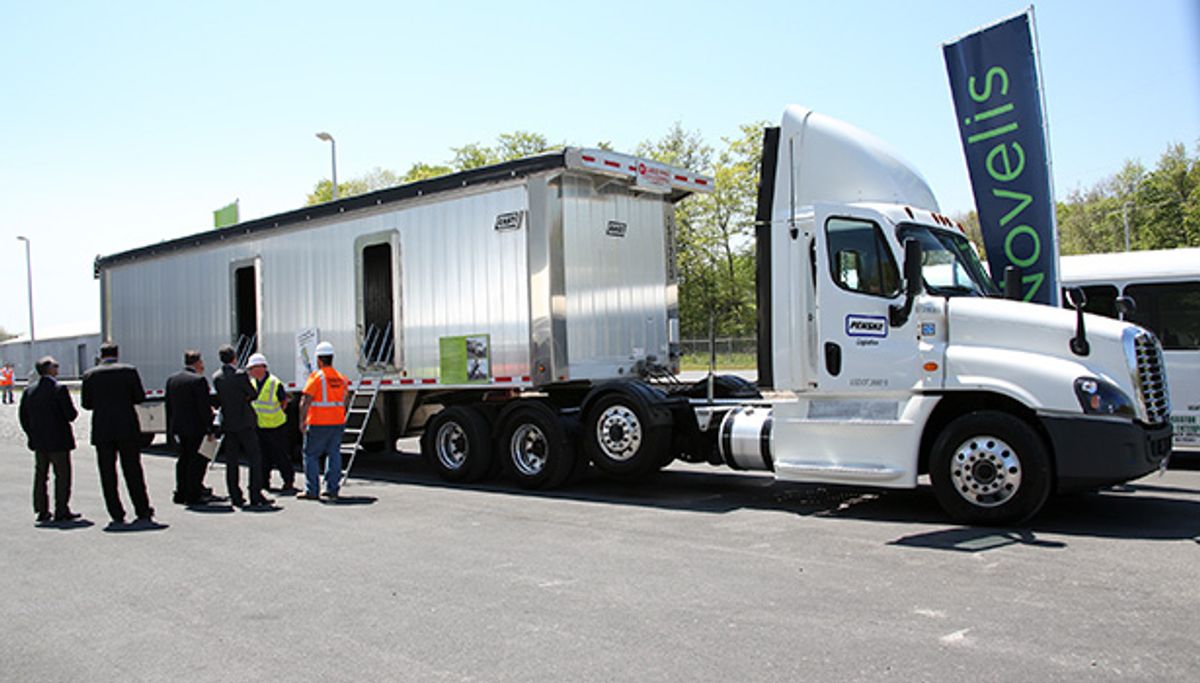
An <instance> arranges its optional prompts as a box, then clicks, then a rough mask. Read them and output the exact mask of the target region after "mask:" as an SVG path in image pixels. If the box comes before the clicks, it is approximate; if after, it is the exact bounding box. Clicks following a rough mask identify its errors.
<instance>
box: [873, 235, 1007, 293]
mask: <svg viewBox="0 0 1200 683" xmlns="http://www.w3.org/2000/svg"><path fill="white" fill-rule="evenodd" d="M897 236H898V237H899V239H900V243H901V244H903V243H904V241H905V240H907V239H915V240H917V241H918V242H920V243H921V250H922V252H923V256H924V258H922V260H921V265H922V268H921V273H922V275H923V277H924V280H925V289H926V290H928V291H929V292H930V293H931V294H936V295H940V296H996V295H998V294H999V291H998V290H997V289H996V285H995V284H993V283H992V280H991V278H989V277H988V276H987V272H986V271H984V269H983V264H981V263H980V262H979V256H978V255H976V253H975V250H974V249H972V248H971V244H970V243H969V242H968V241H967V238H966V237H965V236H963V235H962V234H959V233H954V232H949V231H947V230H938V229H936V228H931V227H928V226H924V225H911V224H907V225H902V226H900V229H899V230H898V231H897Z"/></svg>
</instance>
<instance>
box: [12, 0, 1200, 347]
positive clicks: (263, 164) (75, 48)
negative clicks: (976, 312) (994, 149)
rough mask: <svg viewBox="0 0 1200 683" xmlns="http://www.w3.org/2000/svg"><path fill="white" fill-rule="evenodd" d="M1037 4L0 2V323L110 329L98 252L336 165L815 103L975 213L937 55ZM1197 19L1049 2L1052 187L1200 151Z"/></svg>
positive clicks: (649, 132)
mask: <svg viewBox="0 0 1200 683" xmlns="http://www.w3.org/2000/svg"><path fill="white" fill-rule="evenodd" d="M1027 6H1028V3H1026V2H1018V1H1015V0H1014V1H1006V0H989V1H978V2H961V1H941V0H924V1H916V2H912V1H910V2H883V1H878V2H863V1H853V0H844V1H842V2H836V3H832V2H831V3H817V2H796V1H795V0H788V1H785V2H751V1H746V2H740V3H731V2H727V1H720V2H707V1H692V2H687V3H674V2H667V1H665V0H660V1H659V2H645V1H642V2H619V1H610V2H604V3H570V2H567V3H557V4H556V3H548V2H544V1H542V2H528V3H527V2H515V1H511V0H510V1H508V2H495V1H490V2H443V3H436V2H421V3H407V2H380V3H356V2H346V3H329V2H319V3H317V2H297V1H290V2H278V3H274V2H272V3H266V2H244V1H238V2H225V1H217V0H212V1H209V2H202V3H174V2H148V1H147V2H122V3H95V2H52V3H35V2H16V1H15V0H9V1H8V2H5V3H3V4H2V5H0V36H2V37H0V63H2V64H3V65H4V67H3V69H2V70H0V93H2V96H0V97H2V99H0V201H2V202H3V208H4V210H3V214H2V215H3V217H2V218H0V245H3V247H4V249H5V252H4V254H5V256H6V258H5V266H6V267H4V268H2V269H0V285H2V287H3V289H2V290H0V291H3V296H2V297H0V326H3V327H4V328H5V329H7V330H9V331H11V332H24V331H27V330H28V322H27V321H28V318H27V309H26V294H25V292H26V289H25V260H24V251H23V245H22V244H21V243H19V242H17V241H16V239H15V237H16V236H17V235H26V236H29V237H31V238H32V240H33V268H34V274H33V277H34V286H33V289H34V298H35V307H36V318H37V321H36V326H37V331H38V334H39V336H46V335H49V334H51V333H52V332H54V331H55V329H56V328H57V329H61V328H63V327H66V326H71V327H79V326H84V327H87V326H90V327H91V328H92V329H93V330H96V329H99V304H98V300H99V293H98V288H97V286H96V283H95V281H94V280H93V279H92V277H91V266H92V260H93V258H94V257H95V256H96V255H97V254H110V253H114V252H117V251H122V250H124V249H127V248H131V247H136V246H141V245H144V244H148V243H152V242H156V241H159V240H162V239H169V238H173V237H178V236H181V235H186V234H190V233H194V232H199V231H202V230H205V229H208V228H209V226H211V220H212V218H211V217H212V214H211V212H212V210H213V209H216V208H218V207H220V206H222V205H224V204H226V203H228V202H230V201H233V200H234V199H240V200H241V208H242V217H243V219H249V218H256V217H261V216H265V215H270V214H273V213H278V212H281V211H285V210H288V209H292V208H296V207H297V206H300V205H302V204H303V203H304V199H305V195H306V194H307V193H308V192H309V191H311V190H312V188H313V186H314V185H315V184H316V183H317V181H319V180H320V179H321V178H327V177H328V174H329V146H328V144H327V143H323V142H321V141H319V140H317V139H316V138H315V137H314V136H313V134H314V133H315V132H316V131H319V130H327V131H329V132H331V133H332V134H333V135H334V136H335V137H336V138H337V142H338V175H339V178H341V179H347V178H351V177H354V176H358V175H362V174H364V173H366V172H368V171H370V170H371V169H372V168H375V167H382V168H387V169H392V170H396V171H403V170H405V169H407V168H408V166H409V165H410V164H412V163H414V162H417V161H427V162H438V161H444V160H446V159H448V158H449V157H450V156H451V153H450V151H449V149H450V147H451V146H457V145H461V144H463V143H466V142H472V141H480V142H484V143H490V142H492V141H493V140H494V139H495V137H496V135H497V134H499V133H502V132H506V131H511V130H515V129H523V130H530V131H536V132H540V133H542V134H544V135H546V136H547V137H548V138H550V139H551V140H564V141H567V142H569V143H572V144H585V145H590V144H594V143H595V142H596V141H599V140H606V141H611V142H612V143H613V144H614V146H615V147H616V148H617V149H621V150H632V149H633V147H634V146H635V145H636V144H637V143H638V142H640V141H642V140H645V139H648V138H656V137H659V136H661V135H662V134H663V133H664V132H666V130H667V129H668V128H669V127H670V126H671V124H672V123H673V122H675V121H679V122H681V123H682V125H683V126H684V127H685V128H688V129H694V130H698V131H700V132H701V133H702V134H703V135H704V136H705V138H706V139H707V140H708V141H709V142H710V143H717V142H719V139H720V138H721V137H722V136H731V135H734V134H735V133H736V131H737V126H738V125H739V124H741V123H748V122H752V121H756V120H768V121H772V120H777V119H778V117H779V115H780V113H781V112H782V110H783V108H784V106H785V105H787V104H789V103H796V104H803V105H805V106H808V107H810V108H813V109H815V110H817V111H820V112H823V113H827V114H830V115H833V116H836V117H838V118H842V119H845V120H847V121H849V122H851V123H853V124H855V125H857V126H859V127H861V128H864V129H866V130H868V131H871V132H873V133H875V134H876V135H878V136H880V137H882V138H883V139H885V140H887V141H889V142H890V143H891V144H892V145H893V146H895V147H896V148H897V149H898V150H899V151H900V152H901V153H902V154H903V155H904V156H905V157H906V158H908V159H909V160H910V161H912V162H913V163H914V164H915V165H916V166H917V167H918V168H919V169H920V170H921V171H922V173H924V175H925V176H926V178H927V180H929V182H930V184H931V185H932V186H933V188H934V191H935V192H936V193H937V196H938V199H939V201H940V202H941V204H942V208H943V210H945V211H946V212H948V213H953V212H958V211H965V210H968V209H970V208H972V199H971V193H970V185H969V181H968V179H967V176H966V168H965V164H964V162H963V159H962V151H961V147H960V145H959V141H958V138H957V132H956V129H955V125H954V115H953V111H952V105H951V100H950V94H949V88H948V86H947V80H946V73H945V66H944V64H943V61H942V55H941V44H942V43H943V42H945V41H948V40H951V39H953V38H956V37H958V36H960V35H962V34H964V33H967V32H969V31H971V30H972V29H974V28H976V27H978V26H981V25H984V24H987V23H990V22H992V21H994V20H997V19H999V18H1002V17H1005V16H1008V15H1011V14H1014V13H1017V12H1020V11H1023V10H1024V9H1025V8H1026V7H1027ZM1198 7H1200V3H1197V2H1196V1H1195V0H1142V1H1140V2H1137V1H1129V2H1111V1H1107V2H1106V1H1103V0H1100V1H1073V0H1072V1H1066V0H1060V1H1050V2H1041V3H1038V4H1037V5H1036V8H1035V12H1036V18H1037V29H1038V38H1039V43H1040V47H1041V56H1042V70H1043V76H1044V87H1045V90H1046V102H1047V107H1048V112H1047V114H1048V118H1049V122H1050V139H1051V150H1052V154H1053V163H1054V177H1055V185H1056V192H1057V195H1058V196H1059V197H1060V198H1061V197H1065V196H1066V194H1067V193H1068V192H1069V191H1070V190H1071V189H1073V188H1077V187H1080V186H1086V185H1089V184H1091V183H1094V182H1095V181H1096V180H1098V179H1100V178H1103V177H1105V176H1108V175H1110V174H1112V173H1114V172H1115V171H1117V170H1118V169H1119V168H1120V166H1121V164H1122V163H1123V162H1124V161H1125V160H1126V159H1139V160H1141V161H1142V162H1143V163H1144V164H1146V165H1147V166H1153V165H1154V163H1155V161H1156V160H1157V158H1158V156H1159V155H1160V154H1161V153H1162V152H1163V150H1164V149H1165V148H1166V146H1167V145H1168V144H1169V143H1172V142H1183V143H1185V144H1187V145H1188V146H1189V147H1192V148H1193V149H1194V145H1196V144H1197V140H1198V139H1200V9H1198Z"/></svg>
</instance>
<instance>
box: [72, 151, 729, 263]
mask: <svg viewBox="0 0 1200 683" xmlns="http://www.w3.org/2000/svg"><path fill="white" fill-rule="evenodd" d="M638 162H641V163H640V164H639V163H638ZM647 165H649V166H651V169H650V170H651V173H650V176H654V175H655V174H654V173H653V171H654V170H655V169H656V168H657V169H661V170H662V171H665V172H667V173H666V175H665V176H663V177H665V179H666V180H665V184H663V185H662V186H661V188H659V189H649V190H647V191H657V192H661V193H662V194H663V195H664V196H666V198H667V200H668V201H671V202H676V201H679V200H680V199H683V198H684V197H686V196H687V195H689V194H691V193H692V192H708V191H711V188H712V179H711V178H708V177H706V176H702V175H698V174H695V173H691V172H690V171H684V170H682V169H677V168H674V167H670V166H665V165H662V164H657V163H655V162H651V161H647V160H643V159H638V158H637V157H631V156H628V155H623V154H617V153H615V152H609V151H606V150H592V149H580V148H577V147H567V148H565V149H562V150H559V151H556V152H550V153H547V154H540V155H537V156H531V157H525V158H522V159H516V160H514V161H506V162H503V163H500V164H495V165H492V166H484V167H481V168H476V169H471V170H469V171H461V172H459V173H452V174H450V175H445V176H439V177H437V178H430V179H428V180H420V181H417V182H415V183H408V184H406V185H398V186H396V187H389V188H386V189H383V190H377V191H375V192H368V193H367V194H361V195H355V196H353V197H347V198H345V199H339V200H337V201H331V202H325V203H323V204H315V205H313V206H305V207H302V208H299V209H295V210H294V211H288V212H285V213H280V214H275V215H274V216H266V217H264V218H257V219H255V220H251V221H245V222H242V223H238V224H236V225H231V226H228V227H225V228H217V229H215V230H209V231H206V232H200V233H196V234H193V235H187V236H185V237H177V238H175V239H171V240H164V241H162V242H158V243H155V244H150V245H146V246H144V247H137V248H135V249H130V250H128V251H122V252H119V253H116V254H111V255H108V256H97V257H96V261H95V263H94V265H93V275H94V276H95V277H97V278H98V277H100V271H101V270H103V269H104V268H107V267H110V266H114V265H118V264H121V263H127V262H129V261H134V260H137V259H139V258H144V257H148V256H158V255H161V254H163V253H168V252H174V251H181V250H186V249H191V248H194V247H199V246H203V245H206V244H212V243H214V242H221V241H223V240H226V239H233V238H236V237H243V236H245V235H251V234H254V233H259V232H265V231H269V230H276V229H282V228H286V227H289V226H293V225H298V224H303V223H307V222H309V221H312V220H314V219H318V218H325V217H327V216H336V215H339V214H344V213H350V212H352V211H358V210H362V209H368V208H372V207H376V206H383V205H385V204H392V203H395V202H400V201H404V200H406V199H412V198H414V197H423V196H426V195H433V194H438V193H441V192H449V191H451V190H457V189H461V188H464V187H471V186H474V185H483V184H487V183H495V182H501V181H504V180H508V179H511V178H519V177H524V176H528V175H533V174H535V173H540V172H543V171H549V170H553V169H556V168H572V169H578V170H582V171H588V172H593V173H601V174H605V175H617V176H627V177H629V179H632V180H638V179H639V170H638V169H639V166H640V168H641V171H640V175H641V178H642V179H644V178H645V176H646V167H647ZM638 185H639V186H640V187H642V186H643V185H642V183H638ZM643 189H646V188H645V187H643Z"/></svg>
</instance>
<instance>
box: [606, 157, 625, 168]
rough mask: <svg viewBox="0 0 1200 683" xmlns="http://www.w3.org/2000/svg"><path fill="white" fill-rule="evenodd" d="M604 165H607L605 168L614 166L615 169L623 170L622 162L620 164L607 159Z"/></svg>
mask: <svg viewBox="0 0 1200 683" xmlns="http://www.w3.org/2000/svg"><path fill="white" fill-rule="evenodd" d="M604 165H605V166H612V167H613V168H621V162H619V161H609V160H608V159H605V160H604Z"/></svg>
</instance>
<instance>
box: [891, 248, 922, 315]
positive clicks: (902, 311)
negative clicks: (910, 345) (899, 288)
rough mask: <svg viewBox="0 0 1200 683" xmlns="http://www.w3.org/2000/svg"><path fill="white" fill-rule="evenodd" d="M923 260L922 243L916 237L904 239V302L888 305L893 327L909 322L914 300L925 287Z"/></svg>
mask: <svg viewBox="0 0 1200 683" xmlns="http://www.w3.org/2000/svg"><path fill="white" fill-rule="evenodd" d="M923 260H924V254H923V252H922V250H921V243H920V242H918V241H917V240H914V239H907V240H904V304H903V305H901V306H897V305H895V304H892V305H891V306H889V307H888V322H889V323H890V324H891V326H892V327H900V326H901V325H903V324H904V323H906V322H908V317H909V316H910V315H912V307H913V301H915V300H916V298H917V295H918V294H920V293H921V292H922V291H924V289H925V280H924V278H923V277H922V273H921V269H922V265H923V264H922V261H923Z"/></svg>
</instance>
